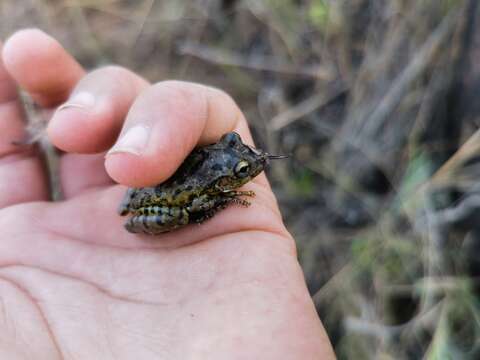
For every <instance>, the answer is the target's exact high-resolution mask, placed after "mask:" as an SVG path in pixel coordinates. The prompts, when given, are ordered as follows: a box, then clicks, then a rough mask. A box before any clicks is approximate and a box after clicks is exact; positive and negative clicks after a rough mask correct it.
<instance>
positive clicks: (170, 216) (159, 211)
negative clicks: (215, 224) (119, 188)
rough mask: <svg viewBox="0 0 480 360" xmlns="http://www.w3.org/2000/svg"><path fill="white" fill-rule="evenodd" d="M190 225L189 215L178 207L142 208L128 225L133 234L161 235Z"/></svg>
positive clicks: (126, 224)
mask: <svg viewBox="0 0 480 360" xmlns="http://www.w3.org/2000/svg"><path fill="white" fill-rule="evenodd" d="M188 223H189V214H188V213H187V211H185V209H181V208H178V207H159V206H149V207H144V208H140V209H138V210H137V211H136V214H135V215H134V216H132V217H131V218H130V219H129V220H128V221H127V222H126V223H125V228H126V229H127V230H128V231H129V232H131V233H146V234H152V235H155V234H160V233H164V232H168V231H171V230H174V229H176V228H179V227H181V226H184V225H186V224H188Z"/></svg>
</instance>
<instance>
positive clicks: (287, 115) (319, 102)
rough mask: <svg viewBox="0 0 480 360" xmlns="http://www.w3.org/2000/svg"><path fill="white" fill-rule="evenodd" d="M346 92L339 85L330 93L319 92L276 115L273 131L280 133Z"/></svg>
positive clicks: (271, 123)
mask: <svg viewBox="0 0 480 360" xmlns="http://www.w3.org/2000/svg"><path fill="white" fill-rule="evenodd" d="M346 91H347V87H346V86H345V85H338V86H336V89H335V90H333V91H331V92H330V93H324V92H318V93H316V94H314V95H313V96H311V97H309V98H308V99H306V100H303V101H301V102H300V103H298V104H296V105H294V106H292V107H290V108H289V109H288V110H286V111H284V112H281V113H280V114H278V115H276V116H275V117H274V118H273V119H272V120H271V121H270V127H271V129H272V130H273V131H278V130H280V129H282V128H284V127H285V126H287V125H289V124H291V123H292V122H294V121H296V120H299V119H301V118H302V117H304V116H306V115H308V114H311V113H312V112H314V111H316V110H318V109H320V108H322V107H324V106H325V105H327V104H328V103H330V102H331V101H332V100H334V99H335V98H337V97H338V96H340V95H342V94H344V93H345V92H346Z"/></svg>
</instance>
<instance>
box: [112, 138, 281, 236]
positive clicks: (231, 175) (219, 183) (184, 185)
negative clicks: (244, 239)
mask: <svg viewBox="0 0 480 360" xmlns="http://www.w3.org/2000/svg"><path fill="white" fill-rule="evenodd" d="M285 157H286V156H282V155H270V154H268V153H266V152H264V151H262V150H259V149H255V148H253V147H251V146H248V145H245V144H244V143H243V142H242V139H241V138H240V136H239V135H238V134H237V133H235V132H229V133H227V134H225V135H223V136H222V138H221V139H220V141H219V142H218V143H215V144H212V145H207V146H204V147H200V148H197V149H195V150H194V151H193V152H192V153H191V154H190V155H189V156H188V157H187V158H186V159H185V161H184V162H183V164H182V165H181V166H180V167H179V168H178V170H177V171H176V172H175V173H174V174H173V175H172V177H171V178H169V179H168V180H167V181H165V182H164V183H162V184H159V185H157V186H154V187H143V188H129V189H128V190H127V193H126V195H125V198H124V200H123V201H122V203H121V204H120V207H119V209H118V212H119V214H120V215H122V216H124V215H127V214H128V213H131V214H133V216H132V217H131V218H130V219H128V221H127V222H126V223H125V228H126V229H127V230H128V231H129V232H132V233H146V234H152V235H153V234H160V233H163V232H167V231H171V230H174V229H177V228H180V227H182V226H185V225H187V224H190V223H201V222H203V221H205V220H207V219H209V218H211V217H212V216H214V215H215V213H216V212H218V211H219V210H221V209H224V208H225V207H226V206H227V205H229V204H231V203H236V204H240V205H244V206H249V205H250V203H249V202H248V201H246V200H244V199H241V198H239V197H240V196H254V195H255V193H254V192H253V191H238V190H236V189H237V188H239V187H240V186H242V185H244V184H246V183H247V182H249V181H250V180H251V179H253V178H254V177H255V176H257V175H258V174H260V173H261V172H262V171H263V169H264V168H265V165H266V164H267V162H268V160H269V159H282V158H285Z"/></svg>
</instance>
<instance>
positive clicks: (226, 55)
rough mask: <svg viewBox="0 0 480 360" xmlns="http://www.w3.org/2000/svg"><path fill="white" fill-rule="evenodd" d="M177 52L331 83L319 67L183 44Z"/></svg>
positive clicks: (329, 75)
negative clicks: (247, 56)
mask: <svg viewBox="0 0 480 360" xmlns="http://www.w3.org/2000/svg"><path fill="white" fill-rule="evenodd" d="M178 51H179V52H180V54H182V55H190V56H195V57H196V58H199V59H201V60H204V61H208V62H210V63H214V64H220V65H228V66H238V67H241V68H246V69H250V70H255V71H270V72H276V73H282V74H287V75H297V76H306V77H311V78H314V79H318V80H322V81H331V80H332V72H331V71H330V69H326V68H323V67H322V66H321V65H316V66H314V67H311V68H309V67H307V68H305V67H299V66H296V65H293V64H288V63H285V62H280V61H278V59H277V58H276V57H267V56H258V55H256V56H254V57H253V58H246V57H244V56H242V55H240V54H237V53H234V52H232V51H226V50H222V49H217V48H213V47H211V46H207V45H200V44H195V43H192V42H183V43H181V44H180V45H179V47H178Z"/></svg>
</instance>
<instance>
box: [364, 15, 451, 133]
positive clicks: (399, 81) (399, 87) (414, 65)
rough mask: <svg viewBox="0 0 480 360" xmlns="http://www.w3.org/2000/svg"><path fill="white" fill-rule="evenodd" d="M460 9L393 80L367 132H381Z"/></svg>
mask: <svg viewBox="0 0 480 360" xmlns="http://www.w3.org/2000/svg"><path fill="white" fill-rule="evenodd" d="M458 14H459V12H458V11H455V12H452V13H450V14H448V15H447V16H446V17H445V19H444V20H443V21H442V23H441V24H440V25H439V26H438V28H437V29H436V30H435V31H434V32H433V33H432V35H430V37H429V38H428V40H427V41H426V43H425V44H424V45H423V47H422V48H421V49H420V50H419V51H418V52H417V53H416V55H415V57H414V58H413V59H412V61H411V62H410V63H409V64H408V66H407V67H406V68H405V70H404V71H403V72H402V73H401V74H400V75H399V76H398V77H397V78H396V79H395V80H394V81H393V85H392V87H391V88H390V89H389V91H388V92H387V94H386V95H385V96H384V97H383V99H382V100H381V101H380V103H379V105H378V106H377V107H376V108H375V110H374V112H373V113H372V115H371V116H370V117H369V119H368V120H366V121H365V123H366V132H367V133H368V134H376V133H378V132H379V130H380V128H381V127H382V125H383V123H384V121H385V119H386V118H387V116H388V115H389V114H390V113H391V112H392V111H393V110H394V109H395V107H396V106H397V105H398V104H399V103H400V101H401V100H402V99H403V98H404V96H405V94H406V92H407V91H408V89H409V87H410V85H411V84H412V82H413V81H414V80H415V79H417V77H418V76H419V75H420V74H421V73H423V72H424V71H425V69H426V67H427V66H428V65H429V64H430V62H431V60H432V58H433V57H434V56H435V54H436V53H437V51H438V50H439V48H440V47H441V46H442V45H443V44H444V41H445V39H446V38H447V36H449V35H450V34H451V33H452V31H453V29H454V28H455V24H456V23H457V20H458Z"/></svg>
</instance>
